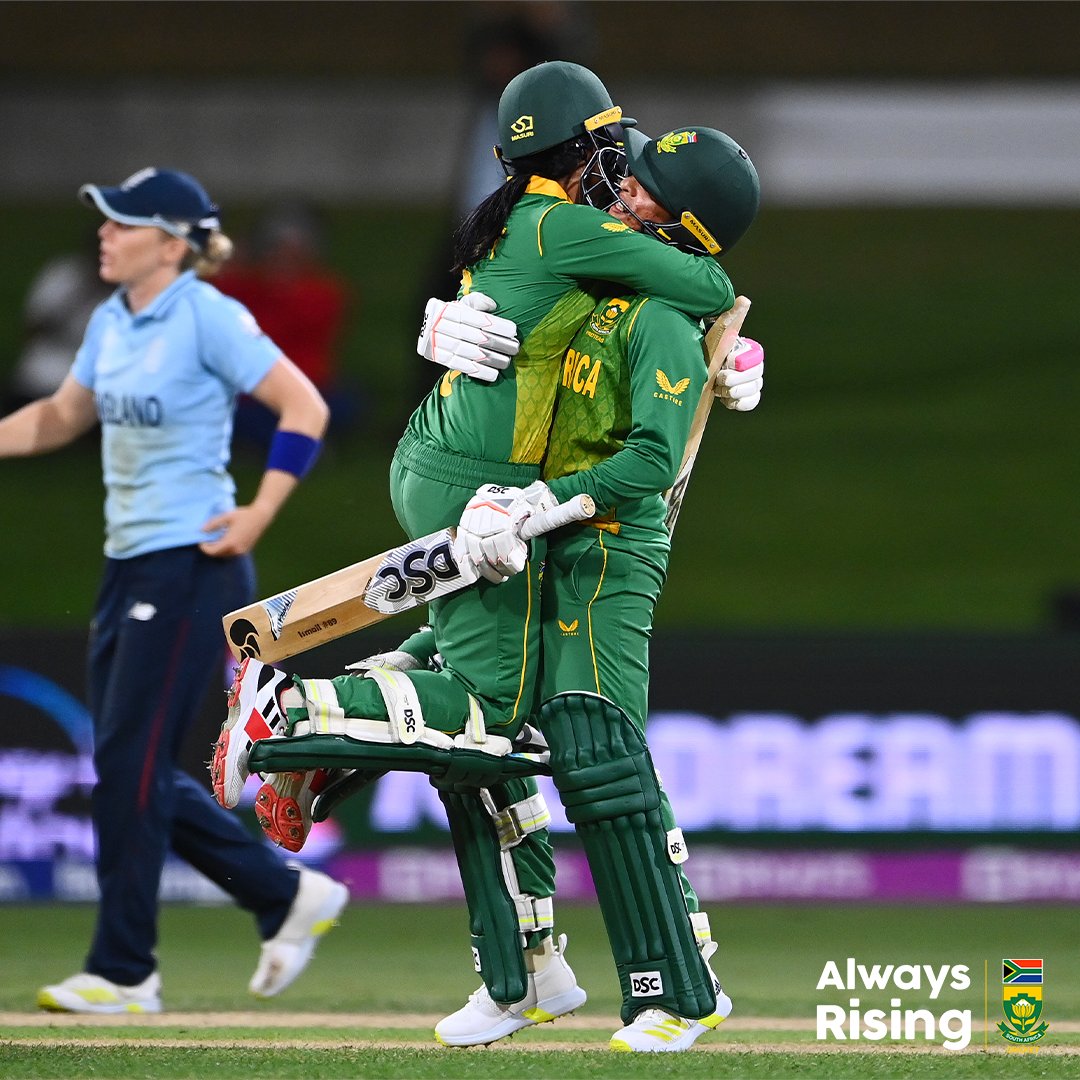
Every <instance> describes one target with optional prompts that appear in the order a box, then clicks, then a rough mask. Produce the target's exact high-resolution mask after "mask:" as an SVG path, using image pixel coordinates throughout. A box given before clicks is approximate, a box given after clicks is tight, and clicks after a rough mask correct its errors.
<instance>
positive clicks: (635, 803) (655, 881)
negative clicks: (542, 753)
mask: <svg viewBox="0 0 1080 1080" xmlns="http://www.w3.org/2000/svg"><path fill="white" fill-rule="evenodd" d="M540 729H541V731H542V732H543V733H544V735H545V736H546V737H547V741H548V746H549V747H550V750H551V768H552V774H553V776H554V779H555V786H556V787H557V788H558V789H559V794H560V796H561V797H562V801H563V805H564V806H565V807H566V816H567V817H568V818H569V820H570V821H572V822H573V823H574V826H575V828H576V829H577V833H578V836H579V837H581V841H582V844H583V846H584V848H585V854H586V855H587V856H588V859H589V869H590V870H591V871H592V878H593V884H594V885H595V886H596V896H597V899H598V901H599V903H600V910H601V912H602V914H603V916H604V924H605V926H606V928H607V933H608V940H609V941H610V943H611V951H612V953H613V955H614V958H615V966H616V968H617V969H618V972H619V982H620V983H621V985H622V994H623V1007H622V1019H623V1022H624V1023H630V1022H631V1021H632V1020H633V1018H634V1016H635V1015H636V1014H637V1013H638V1012H640V1011H641V1010H642V1009H645V1008H652V1007H656V1006H659V1007H660V1008H663V1009H668V1010H670V1011H671V1012H675V1013H677V1014H678V1015H679V1016H683V1017H687V1018H689V1019H698V1018H700V1017H703V1016H708V1015H709V1014H710V1013H712V1012H713V1011H714V1010H715V1008H716V994H715V993H714V991H713V987H712V980H711V979H710V978H709V973H708V969H707V968H706V966H705V961H704V960H702V958H701V953H700V952H699V951H698V947H697V939H696V936H695V934H694V928H693V926H692V924H691V922H690V915H689V913H688V912H687V910H686V901H685V900H684V899H683V892H682V882H681V880H680V877H679V873H678V870H677V869H676V867H675V864H674V863H672V862H671V860H670V859H669V858H668V852H667V831H666V829H665V828H664V824H663V821H662V820H661V814H660V785H659V782H658V781H657V779H656V770H655V769H654V767H653V763H652V756H651V755H650V753H649V748H648V746H647V745H646V743H645V739H644V737H643V736H642V734H641V732H639V731H638V729H637V728H636V727H635V726H634V724H633V723H632V722H631V720H630V718H629V717H628V716H627V715H626V713H625V712H623V711H622V709H620V708H619V707H618V706H616V705H615V704H614V703H613V702H611V701H608V700H607V699H606V698H602V697H599V696H597V695H593V694H560V695H558V696H557V697H554V698H551V699H550V700H549V701H546V702H545V703H544V705H543V708H542V709H541V710H540Z"/></svg>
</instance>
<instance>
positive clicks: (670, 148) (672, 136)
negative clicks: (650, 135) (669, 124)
mask: <svg viewBox="0 0 1080 1080" xmlns="http://www.w3.org/2000/svg"><path fill="white" fill-rule="evenodd" d="M694 142H697V132H696V131H669V132H668V133H667V134H666V135H663V136H661V137H660V138H659V139H657V140H656V152H657V153H658V154H674V153H675V151H676V150H678V149H679V147H680V146H686V145H687V144H688V143H694Z"/></svg>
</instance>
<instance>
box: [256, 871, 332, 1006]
mask: <svg viewBox="0 0 1080 1080" xmlns="http://www.w3.org/2000/svg"><path fill="white" fill-rule="evenodd" d="M348 902H349V890H348V889H347V888H346V887H345V886H344V885H342V884H341V882H340V881H335V880H334V879H333V878H331V877H327V876H326V874H320V873H319V872H318V871H317V870H307V869H302V870H301V871H300V887H299V889H297V892H296V899H295V900H293V902H292V907H290V908H289V914H288V915H287V916H286V917H285V921H284V922H283V923H282V924H281V929H280V930H279V931H278V932H277V933H276V934H275V935H274V936H273V937H272V938H270V939H269V940H268V941H264V942H263V945H262V952H261V953H260V954H259V966H258V967H257V968H256V969H255V974H254V975H252V977H251V982H250V983H249V984H248V989H249V990H250V991H251V992H252V993H253V994H254V995H255V996H256V997H261V998H268V997H273V996H274V995H275V994H280V993H281V991H282V990H284V989H285V988H286V987H287V986H289V985H290V984H291V983H292V982H293V981H294V980H295V979H296V977H297V976H298V975H299V974H300V973H301V972H302V971H303V970H304V968H306V967H307V965H308V961H309V960H310V959H311V957H312V956H313V955H314V953H315V946H316V945H317V944H318V942H319V938H321V937H322V936H323V934H326V933H328V932H329V931H330V930H332V929H333V928H334V927H335V926H337V924H338V916H339V915H340V914H341V913H342V911H343V910H344V909H345V905H346V904H347V903H348Z"/></svg>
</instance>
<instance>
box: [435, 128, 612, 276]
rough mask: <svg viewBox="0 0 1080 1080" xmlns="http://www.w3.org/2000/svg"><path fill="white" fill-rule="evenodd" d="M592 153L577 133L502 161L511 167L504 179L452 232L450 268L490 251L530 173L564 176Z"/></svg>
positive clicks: (463, 265)
mask: <svg viewBox="0 0 1080 1080" xmlns="http://www.w3.org/2000/svg"><path fill="white" fill-rule="evenodd" d="M591 153H592V150H591V148H590V146H589V145H588V144H587V143H586V142H585V141H584V140H583V139H581V138H580V137H578V138H574V139H570V140H569V141H567V142H564V143H560V144H559V145H558V146H553V147H551V148H550V149H548V150H541V151H540V153H538V154H531V155H529V156H528V157H520V158H515V159H514V160H513V161H510V162H505V164H506V165H507V166H509V168H510V169H511V170H512V171H511V173H510V175H509V176H508V177H507V180H506V183H505V184H503V186H502V187H501V188H499V189H498V190H497V191H494V192H492V194H490V195H489V196H488V197H487V198H486V199H485V200H484V201H483V202H482V203H480V205H479V206H477V207H476V209H474V210H473V211H472V212H471V213H470V214H469V215H468V217H466V218H465V220H464V221H462V223H461V224H460V225H459V226H458V227H457V231H456V232H455V233H454V239H453V247H452V251H451V255H452V257H453V260H454V264H453V267H452V268H451V269H452V270H453V272H454V273H455V274H460V273H461V272H462V271H463V270H467V269H468V268H469V267H470V266H472V265H473V263H477V262H479V261H480V260H481V259H483V258H484V257H485V256H486V255H487V254H488V252H489V251H491V249H492V247H494V245H495V243H496V242H497V241H498V239H499V237H500V236H502V234H503V232H504V230H505V229H506V222H507V220H508V219H509V217H510V211H511V210H513V209H514V207H515V206H516V205H517V202H518V200H519V199H520V198H521V196H522V195H524V194H525V189H526V188H527V187H528V186H529V178H530V177H533V176H542V177H544V178H545V179H548V180H565V178H566V177H568V176H570V175H571V173H573V172H574V170H575V169H577V168H578V166H579V165H583V164H584V163H585V162H586V161H587V160H588V158H589V155H590V154H591Z"/></svg>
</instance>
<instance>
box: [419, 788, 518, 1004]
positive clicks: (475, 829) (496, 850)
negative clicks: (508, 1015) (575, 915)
mask: <svg viewBox="0 0 1080 1080" xmlns="http://www.w3.org/2000/svg"><path fill="white" fill-rule="evenodd" d="M436 786H437V787H439V788H440V790H439V798H440V799H442V802H443V806H445V807H446V817H447V820H448V821H449V822H450V835H451V837H452V838H453V841H454V853H455V854H456V855H457V862H458V869H459V870H460V871H461V883H462V885H463V886H464V888H465V901H466V903H467V904H468V906H469V930H470V932H471V933H472V944H473V948H474V949H475V950H476V954H477V956H478V957H479V958H480V977H481V978H482V979H483V980H484V985H485V986H486V987H487V990H488V993H489V994H490V995H491V997H492V1000H494V1001H497V1002H498V1003H499V1004H501V1005H512V1004H513V1003H514V1002H516V1001H520V1000H521V999H522V998H523V997H524V996H525V995H526V993H528V990H529V983H528V973H527V972H526V970H525V956H524V953H523V952H522V940H521V934H520V933H519V932H518V921H517V910H516V908H515V907H514V901H513V899H512V898H511V896H510V894H509V892H508V891H507V889H506V883H505V881H504V880H503V876H502V870H501V866H502V851H501V849H500V847H499V838H498V836H497V835H496V832H495V826H494V824H493V823H492V820H491V818H490V817H489V816H488V812H487V810H486V809H485V808H484V805H483V803H482V802H481V801H480V796H479V795H477V794H475V793H472V794H463V793H461V792H458V791H447V790H444V789H442V788H441V785H439V784H436Z"/></svg>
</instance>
